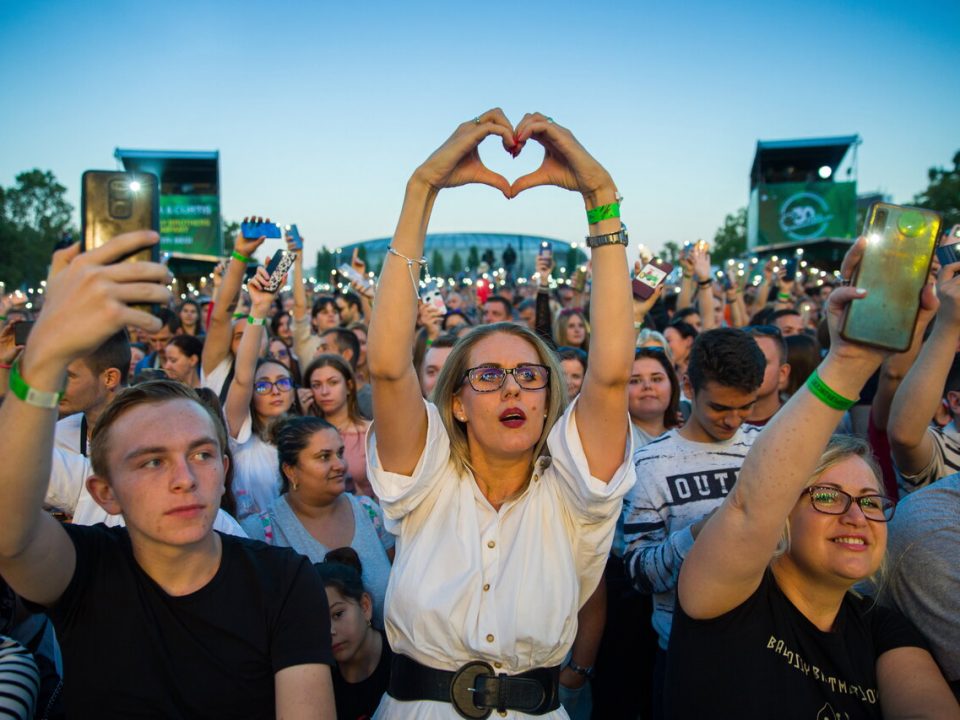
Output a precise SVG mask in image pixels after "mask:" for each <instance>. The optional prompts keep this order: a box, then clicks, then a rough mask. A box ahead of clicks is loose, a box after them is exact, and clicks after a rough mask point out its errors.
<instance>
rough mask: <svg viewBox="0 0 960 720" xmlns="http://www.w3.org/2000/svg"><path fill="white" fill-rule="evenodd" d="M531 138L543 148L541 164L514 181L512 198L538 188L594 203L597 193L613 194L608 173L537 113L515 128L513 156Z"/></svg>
mask: <svg viewBox="0 0 960 720" xmlns="http://www.w3.org/2000/svg"><path fill="white" fill-rule="evenodd" d="M531 138H532V139H533V140H535V141H536V142H538V143H540V144H541V145H542V146H543V151H544V153H543V163H542V164H541V165H540V167H539V168H537V169H536V170H534V171H533V172H532V173H530V174H528V175H524V176H523V177H520V178H517V179H516V180H514V182H513V186H512V187H511V194H512V195H513V197H516V196H517V195H519V194H520V193H521V192H523V191H524V190H527V189H529V188H532V187H537V186H540V185H554V186H556V187H561V188H565V189H567V190H575V191H577V192H579V193H580V194H582V195H583V196H584V198H585V199H586V200H587V201H588V202H593V201H596V199H597V194H598V193H599V192H600V191H601V190H608V191H610V192H611V193H613V192H615V190H616V188H615V186H614V183H613V178H611V177H610V173H608V172H607V171H606V169H604V167H603V166H602V165H601V164H600V163H598V162H597V161H596V160H595V159H594V158H593V156H592V155H590V153H588V152H587V151H586V150H585V149H584V147H583V146H582V145H581V144H580V143H579V142H578V141H577V139H576V138H575V137H574V136H573V133H571V132H570V131H569V130H567V129H566V128H565V127H561V126H560V125H557V124H556V123H555V122H553V120H551V119H550V118H548V117H547V116H546V115H542V114H541V113H532V114H530V113H528V114H527V115H524V117H523V120H521V121H520V124H519V125H517V129H516V144H517V147H516V149H515V150H514V155H516V154H519V152H520V151H521V150H522V149H523V146H524V145H525V144H526V143H527V141H528V140H530V139H531Z"/></svg>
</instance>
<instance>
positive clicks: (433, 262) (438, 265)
mask: <svg viewBox="0 0 960 720" xmlns="http://www.w3.org/2000/svg"><path fill="white" fill-rule="evenodd" d="M446 272H447V268H446V265H445V264H444V262H443V254H442V253H441V252H440V251H439V250H434V251H433V252H432V253H430V274H431V275H432V276H433V277H444V276H445V275H446Z"/></svg>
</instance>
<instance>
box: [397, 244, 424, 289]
mask: <svg viewBox="0 0 960 720" xmlns="http://www.w3.org/2000/svg"><path fill="white" fill-rule="evenodd" d="M387 252H388V253H390V254H391V255H396V256H397V257H398V258H402V259H404V260H406V261H407V272H409V273H410V282H412V283H413V295H414V297H416V298H417V302H420V286H419V285H418V284H417V278H418V277H420V268H419V267H418V268H417V274H416V275H414V274H413V266H414V265H419V266H420V267H423V268H425V267H427V257H426V256H425V255H424V256H423V257H421V258H420V259H419V260H414V259H413V258H410V257H407V256H406V255H404V254H403V253H401V252H398V251H397V250H395V249H394V247H393V246H392V245H390V246H388V247H387Z"/></svg>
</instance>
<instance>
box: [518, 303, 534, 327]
mask: <svg viewBox="0 0 960 720" xmlns="http://www.w3.org/2000/svg"><path fill="white" fill-rule="evenodd" d="M518 315H519V316H520V322H521V324H523V325H526V326H527V327H528V328H530V329H531V330H536V328H537V309H536V308H533V307H527V308H523V309H522V310H521V311H520V312H519V313H518Z"/></svg>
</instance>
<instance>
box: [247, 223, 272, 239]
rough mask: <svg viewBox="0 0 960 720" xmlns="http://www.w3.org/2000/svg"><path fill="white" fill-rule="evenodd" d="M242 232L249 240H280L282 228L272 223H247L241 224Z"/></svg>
mask: <svg viewBox="0 0 960 720" xmlns="http://www.w3.org/2000/svg"><path fill="white" fill-rule="evenodd" d="M240 232H241V233H243V236H244V237H245V238H246V239H247V240H256V239H257V238H262V237H265V238H274V239H277V240H279V239H280V237H281V235H280V226H279V225H277V224H276V223H270V222H261V223H253V222H245V223H241V224H240Z"/></svg>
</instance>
